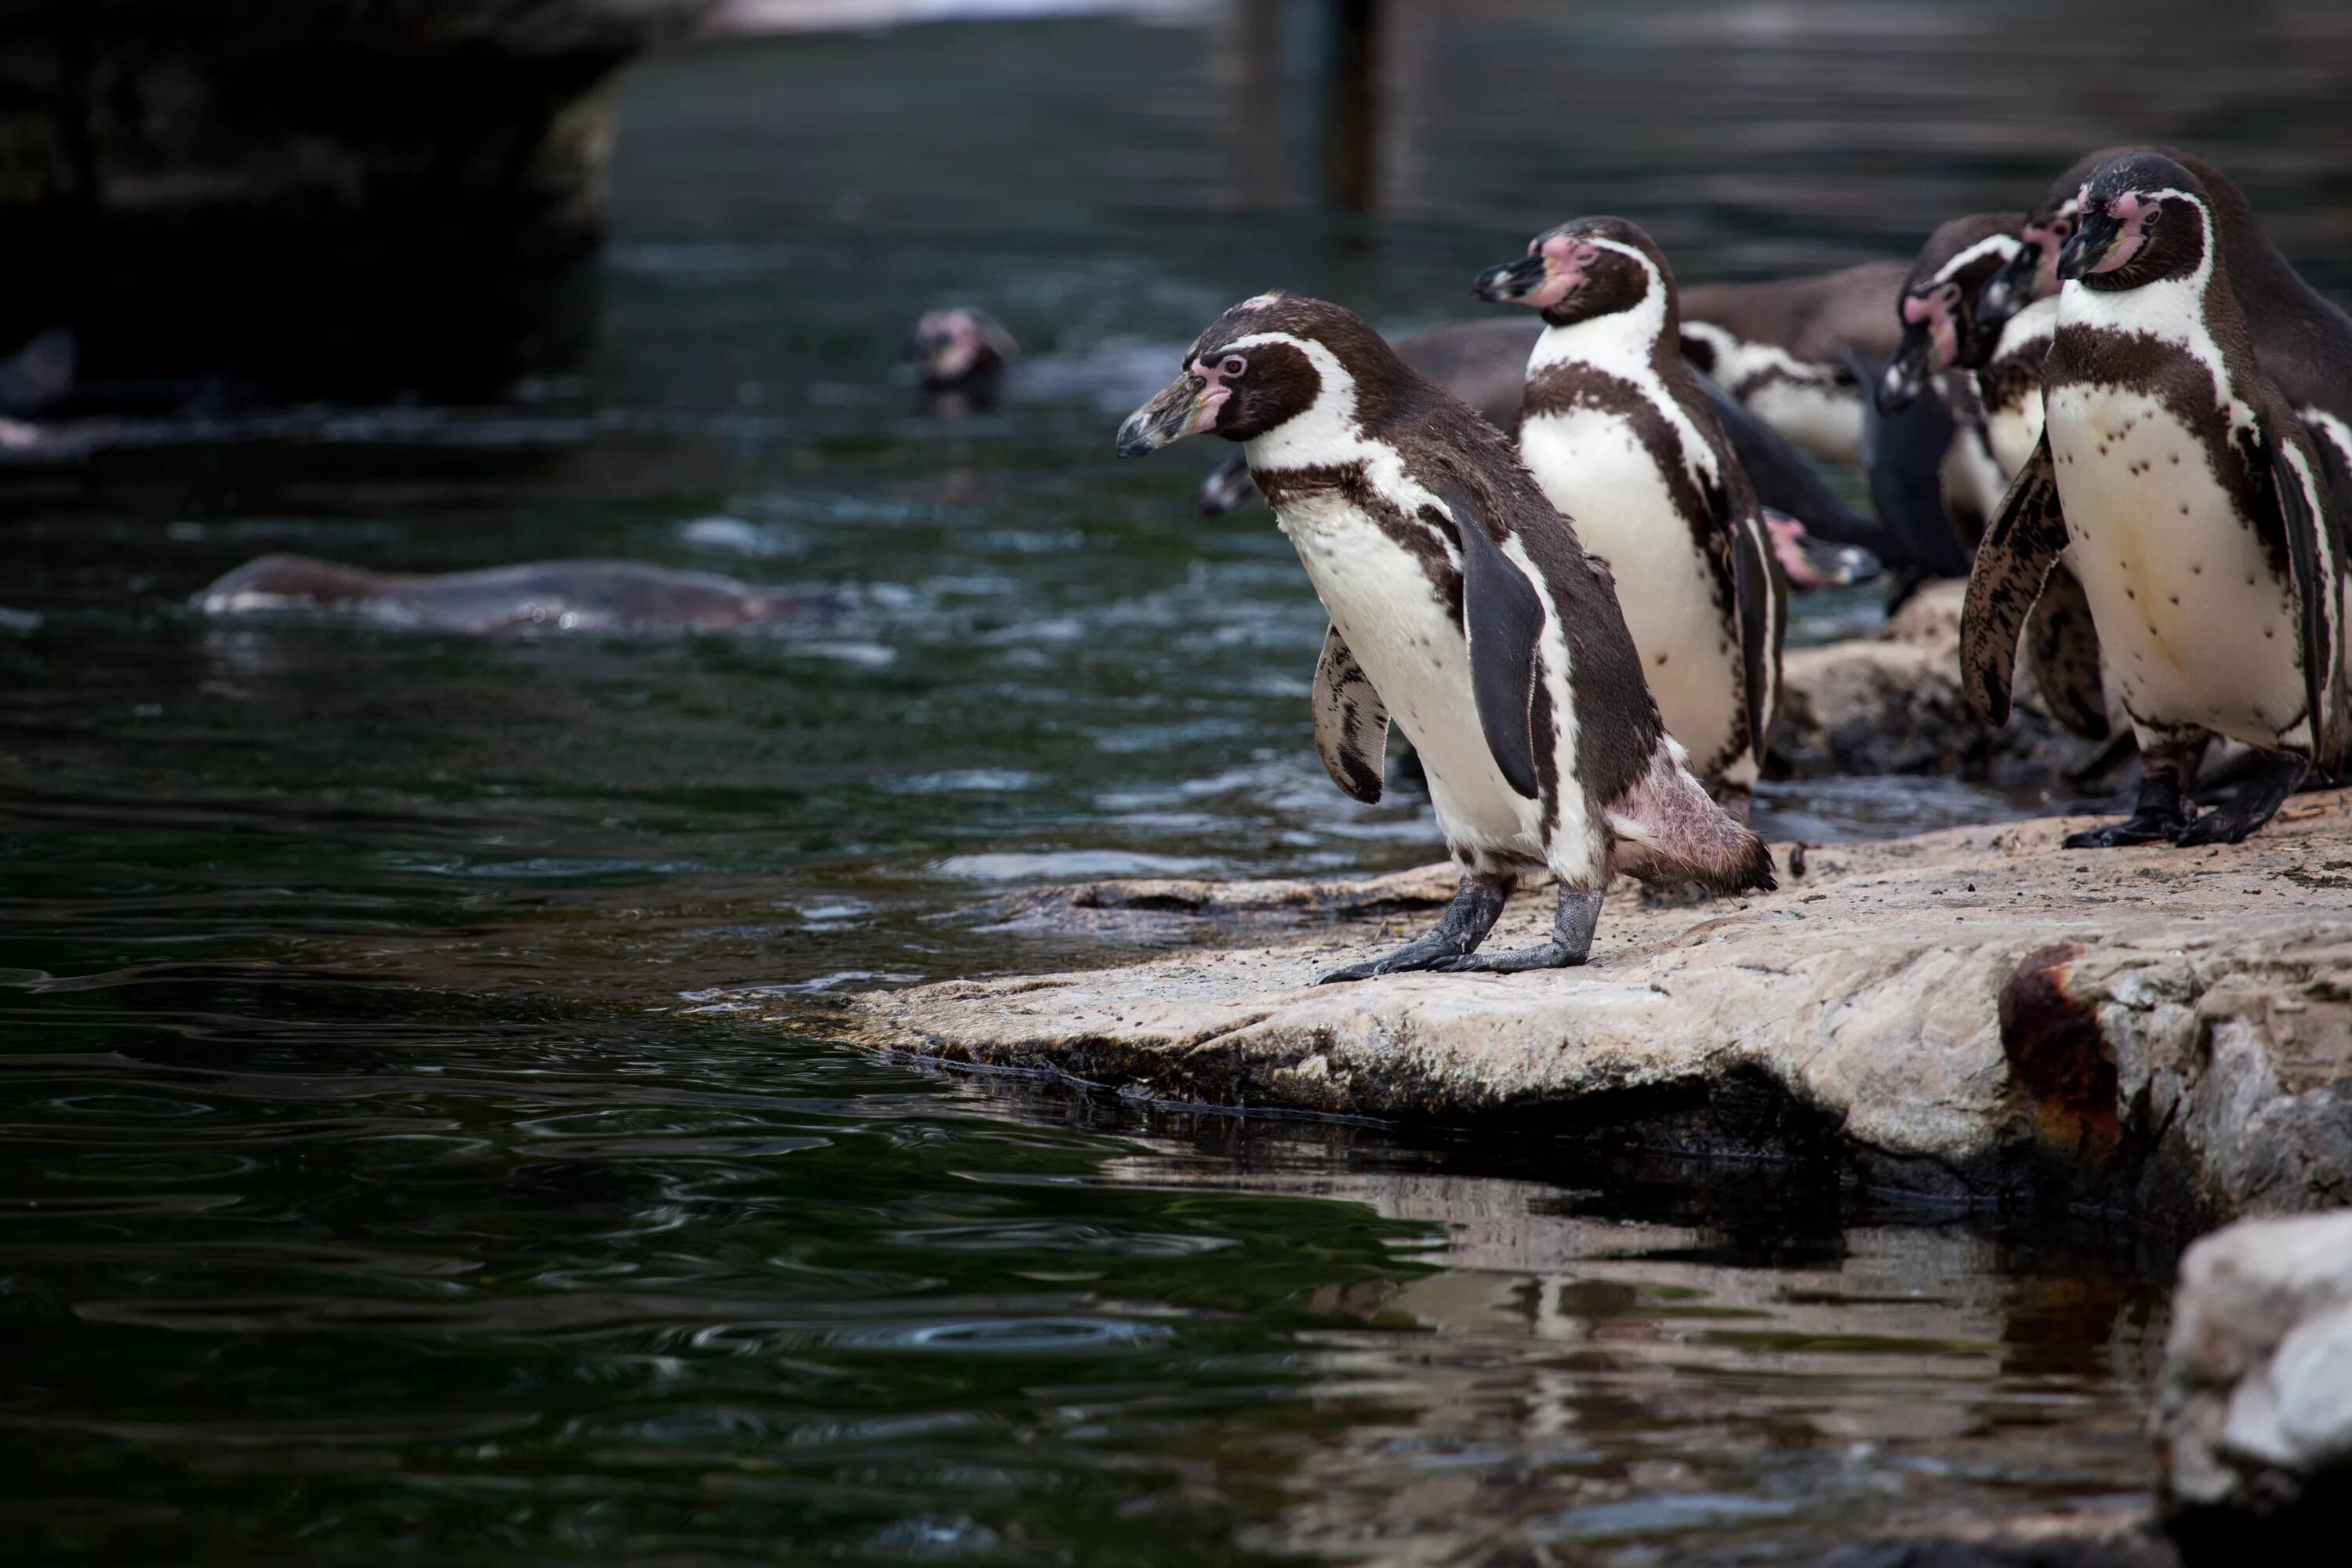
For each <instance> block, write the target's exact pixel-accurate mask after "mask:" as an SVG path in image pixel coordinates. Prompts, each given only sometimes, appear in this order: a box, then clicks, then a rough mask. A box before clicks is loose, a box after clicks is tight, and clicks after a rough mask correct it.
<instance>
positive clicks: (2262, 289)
mask: <svg viewBox="0 0 2352 1568" xmlns="http://www.w3.org/2000/svg"><path fill="white" fill-rule="evenodd" d="M2135 152H2148V153H2157V154H2158V155H2159V156H2162V157H2166V158H2169V159H2171V160H2172V161H2173V162H2174V163H2178V164H2179V165H2180V166H2181V167H2182V168H2184V169H2186V170H2188V171H2189V174H2193V175H2194V176H2196V178H2197V180H2198V182H2199V183H2200V184H2202V185H2203V186H2204V187H2205V191H2206V194H2207V196H2208V197H2209V199H2210V204H2211V206H2210V211H2211V213H2212V216H2213V219H2214V223H2215V225H2216V226H2217V227H2218V229H2219V231H2220V233H2221V247H2222V248H2223V249H2224V250H2225V251H2227V252H2228V254H2229V256H2230V286H2231V292H2232V293H2233V294H2234V295H2235V296H2236V297H2237V301H2238V307H2239V309H2240V310H2242V311H2243V312H2244V313H2245V317H2246V325H2247V329H2248V331H2249V332H2250V334H2251V336H2252V342H2253V352H2254V357H2255V358H2256V359H2258V360H2260V361H2261V362H2262V367H2263V374H2266V375H2267V376H2269V377H2270V379H2271V382H2272V384H2273V385H2274V386H2276V387H2277V388H2278V390H2279V392H2280V394H2281V395H2283V396H2284V397H2285V398H2286V400H2287V403H2288V405H2290V406H2292V407H2293V408H2294V411H2295V414H2296V415H2297V416H2298V417H2300V418H2301V419H2302V420H2303V421H2304V423H2305V425H2306V426H2309V427H2310V428H2311V431H2312V434H2313V435H2314V436H2315V437H2318V438H2319V440H2320V442H2321V447H2320V451H2321V455H2322V456H2323V457H2325V458H2327V459H2328V461H2329V463H2330V465H2331V467H2332V468H2333V477H2334V479H2335V482H2336V486H2338V487H2339V488H2340V489H2342V491H2343V494H2342V495H2341V496H2340V497H2339V504H2340V505H2344V506H2352V316H2347V314H2346V313H2345V312H2344V310H2342V309H2341V308H2339V307H2338V306H2337V305H2336V304H2335V302H2334V301H2332V300H2329V299H2327V297H2326V296H2325V295H2323V294H2321V293H2320V292H2319V291H2318V290H2317V289H2314V288H2312V286H2311V285H2310V284H2308V283H2306V282H2305V281H2304V280H2303V279H2302V277H2301V276H2300V275H2299V274H2298V273H2297V272H2296V271H2295V269H2294V266H2293V265H2292V264H2291V263H2290V262H2288V260H2287V258H2285V257H2284V255H2282V254H2281V253H2280V251H2279V248H2278V247H2277V246H2275V245H2273V243H2271V238H2270V236H2269V235H2267V234H2265V233H2263V227H2262V225H2261V224H2260V223H2259V222H2257V221H2256V220H2255V218H2254V210H2253V206H2252V204H2251V203H2249V202H2248V201H2247V200H2246V196H2245V193H2244V192H2242V191H2241V190H2239V189H2238V187H2237V185H2236V184H2235V183H2233V182H2232V181H2231V179H2230V177H2229V176H2228V175H2226V174H2223V173H2222V172H2221V170H2219V169H2217V168H2215V167H2214V166H2213V165H2212V164H2211V163H2207V162H2206V161H2205V160H2204V159H2202V158H2200V157H2198V156H2197V155H2196V154H2195V153H2184V152H2182V151H2180V150H2179V149H2178V148H2174V147H2148V148H2133V147H2109V148H2105V149H2104V150H2102V151H2100V152H2096V153H2091V154H2090V155H2089V156H2087V157H2085V158H2084V159H2082V160H2081V161H2080V162H2078V163H2075V165H2074V167H2073V168H2071V169H2069V170H2067V171H2066V172H2065V173H2064V174H2061V175H2059V176H2058V179H2057V181H2056V182H2055V183H2054V184H2052V185H2051V187H2050V189H2049V192H2048V193H2047V194H2046V195H2043V197H2042V201H2041V203H2040V205H2037V206H2036V207H2035V208H2034V209H2033V211H2032V212H2031V213H2029V214H2027V215H2026V218H2025V224H2024V226H2023V227H2022V228H2021V229H2020V231H2019V236H2020V238H2021V242H2022V248H2021V250H2020V251H2019V254H2018V255H2017V257H2016V258H2015V259H2013V260H2012V261H2011V263H2010V265H2008V266H2007V267H2005V268H2002V269H2001V270H2000V272H1998V273H1996V274H1995V275H1994V276H1993V277H1992V278H1991V279H1990V280H1989V281H1988V282H1987V283H1986V284H1985V287H1984V293H1983V297H1982V300H1981V301H1980V303H1979V314H1981V315H1982V316H1983V317H1984V319H1985V320H1986V321H1988V322H1990V323H1996V324H1997V323H1999V322H2000V321H2004V320H2006V319H2007V318H2009V317H2011V316H2012V315H2015V314H2017V313H2018V312H2021V311H2022V310H2025V309H2026V308H2027V307H2028V306H2030V305H2031V304H2032V303H2033V302H2034V301H2036V300H2043V299H2047V298H2050V297H2051V296H2052V295H2053V294H2054V293H2055V292H2056V291H2057V288H2058V281H2057V276H2056V272H2057V266H2058V255H2059V252H2060V250H2061V248H2062V247H2064V245H2065V244H2066V242H2067V240H2068V239H2069V238H2071V237H2072V236H2073V235H2074V228H2075V226H2076V224H2077V223H2078V222H2079V221H2080V216H2081V210H2082V209H2081V203H2082V192H2083V187H2084V183H2085V182H2086V181H2088V180H2089V179H2090V177H2091V174H2092V173H2093V171H2095V170H2096V169H2098V168H2100V167H2101V166H2102V165H2104V164H2105V163H2109V162H2110V161H2112V160H2113V159H2116V158H2118V157H2121V156H2123V155H2125V154H2126V153H2135Z"/></svg>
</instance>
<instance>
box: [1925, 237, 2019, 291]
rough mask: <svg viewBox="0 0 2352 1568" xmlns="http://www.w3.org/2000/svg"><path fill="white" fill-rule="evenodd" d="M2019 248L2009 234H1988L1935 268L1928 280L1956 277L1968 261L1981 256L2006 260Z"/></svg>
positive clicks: (1964, 268)
mask: <svg viewBox="0 0 2352 1568" xmlns="http://www.w3.org/2000/svg"><path fill="white" fill-rule="evenodd" d="M2021 248H2022V247H2021V246H2020V245H2019V244H2018V243H2017V241H2016V239H2015V238H2013V237H2011V236H2009V235H2006V234H1989V235H1987V236H1985V237H1984V238H1982V239H1980V240H1978V241H1977V242H1976V243H1975V244H1974V245H1971V246H1969V247H1968V248H1967V249H1966V250H1963V251H1961V252H1960V253H1959V254H1958V256H1955V257H1953V258H1951V259H1950V260H1949V261H1947V262H1945V263H1944V265H1942V266H1941V267H1938V268H1936V276H1935V277H1934V278H1933V279H1930V281H1931V282H1937V283H1940V282H1943V281H1945V280H1946V279H1952V278H1958V276H1959V275H1960V274H1961V272H1963V271H1964V270H1966V269H1967V268H1968V266H1969V263H1971V262H1973V261H1976V260H1977V259H1979V258H1981V257H1987V256H1998V257H2000V258H2001V259H2002V260H2003V261H2007V260H2008V259H2009V258H2011V257H2013V256H2015V255H2016V254H2017V253H2018V251H2019V250H2020V249H2021Z"/></svg>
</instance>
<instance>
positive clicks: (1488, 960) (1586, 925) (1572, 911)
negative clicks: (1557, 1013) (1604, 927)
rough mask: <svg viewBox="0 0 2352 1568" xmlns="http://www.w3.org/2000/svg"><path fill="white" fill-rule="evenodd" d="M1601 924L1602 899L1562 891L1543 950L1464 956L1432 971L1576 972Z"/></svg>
mask: <svg viewBox="0 0 2352 1568" xmlns="http://www.w3.org/2000/svg"><path fill="white" fill-rule="evenodd" d="M1600 923H1601V895H1600V894H1598V893H1576V892H1570V891H1569V890H1568V889H1565V888H1563V889H1560V894H1559V909H1558V910H1556V911H1555V912H1554V913H1553V915H1552V918H1551V940H1550V941H1549V942H1546V943H1544V944H1543V945H1542V946H1541V947H1515V948H1509V949H1506V950H1505V951H1504V952H1465V953H1464V954H1463V955H1462V956H1461V957H1459V958H1455V959H1450V960H1447V961H1445V962H1444V963H1437V964H1433V965H1432V966H1431V967H1433V968H1435V969H1441V970H1444V971H1445V972H1446V973H1449V974H1517V973H1523V972H1525V971H1527V970H1530V969H1573V968H1575V967H1576V966H1577V965H1578V964H1580V963H1583V962H1584V961H1585V960H1586V959H1587V958H1589V957H1591V953H1592V931H1593V928H1594V927H1595V926H1598V925H1599V924H1600Z"/></svg>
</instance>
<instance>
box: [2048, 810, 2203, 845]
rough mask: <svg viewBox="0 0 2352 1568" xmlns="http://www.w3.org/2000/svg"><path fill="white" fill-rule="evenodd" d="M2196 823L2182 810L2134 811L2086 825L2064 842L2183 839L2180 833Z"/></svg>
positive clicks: (2087, 842)
mask: <svg viewBox="0 0 2352 1568" xmlns="http://www.w3.org/2000/svg"><path fill="white" fill-rule="evenodd" d="M2193 826H2196V825H2195V824H2194V823H2193V822H2192V821H2190V820H2189V818H2188V817H2185V816H2181V815H2180V813H2179V812H2178V811H2170V812H2164V811H2148V810H2146V809H2142V810H2139V811H2135V812H2133V813H2132V814H2131V815H2130V816H2127V817H2126V818H2124V819H2123V820H2122V821H2121V822H2105V823H2101V824H2100V825H2099V826H2096V827H2085V828H2084V829H2083V830H2082V831H2081V832H2080V833H2069V834H2068V835H2066V837H2065V838H2064V840H2063V844H2064V847H2066V848H2069V849H2122V848H2125V847H2128V846H2130V845H2134V844H2163V843H2174V844H2178V843H2179V842H2180V838H2179V836H2180V835H2181V834H2183V833H2186V832H2188V831H2189V828H2191V827H2193Z"/></svg>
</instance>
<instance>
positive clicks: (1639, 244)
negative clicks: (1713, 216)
mask: <svg viewBox="0 0 2352 1568" xmlns="http://www.w3.org/2000/svg"><path fill="white" fill-rule="evenodd" d="M1674 289H1675V275H1674V272H1673V271H1672V269H1670V268H1668V267H1667V266H1666V258H1665V254H1664V252H1663V251H1661V250H1659V248H1658V246H1657V242H1656V241H1655V240H1654V239H1652V238H1651V237H1649V236H1648V235H1647V234H1644V233H1643V231H1642V228H1641V226H1640V225H1638V224H1633V223H1629V222H1627V221H1626V220H1625V219H1623V218H1622V217H1580V218H1578V219H1576V220H1575V221H1573V222H1571V223H1564V224H1562V225H1560V226H1559V227H1558V228H1555V229H1551V230H1549V232H1547V233H1543V234H1539V235H1538V236H1536V237H1535V238H1533V239H1531V240H1529V241H1528V253H1527V254H1526V255H1525V256H1523V257H1521V258H1519V259H1518V260H1517V261H1506V262H1504V263H1502V264H1501V265H1500V266H1497V267H1489V268H1486V271H1484V272H1481V273H1480V274H1478V280H1477V281H1476V282H1475V283H1474V284H1472V285H1471V287H1470V292H1471V293H1472V294H1473V295H1474V296H1475V297H1476V298H1478V299H1481V300H1491V301H1493V302H1495V303H1496V304H1518V305H1532V306H1534V307H1535V308H1536V309H1537V310H1540V311H1542V312H1543V319H1544V320H1545V321H1548V322H1549V323H1550V324H1551V325H1553V326H1555V327H1566V326H1572V325H1574V324H1575V323H1576V322H1578V321H1591V320H1593V319H1594V318H1595V317H1598V316H1613V315H1617V314H1619V313H1620V312H1622V311H1626V310H1633V309H1634V308H1635V307H1636V306H1639V305H1641V304H1642V303H1643V302H1644V301H1645V300H1651V299H1652V298H1653V297H1654V296H1655V297H1658V298H1660V299H1662V300H1663V301H1664V309H1663V310H1661V312H1660V315H1659V320H1660V322H1661V323H1662V330H1663V331H1668V332H1671V331H1674V330H1675V321H1674V308H1673V307H1674Z"/></svg>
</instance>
